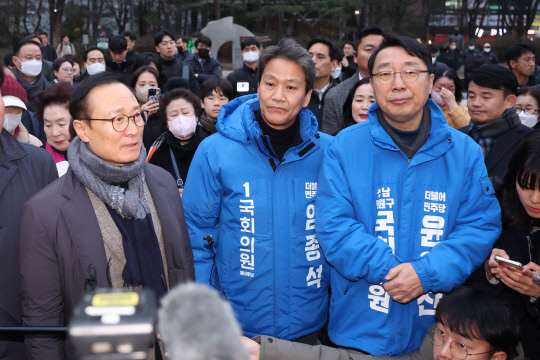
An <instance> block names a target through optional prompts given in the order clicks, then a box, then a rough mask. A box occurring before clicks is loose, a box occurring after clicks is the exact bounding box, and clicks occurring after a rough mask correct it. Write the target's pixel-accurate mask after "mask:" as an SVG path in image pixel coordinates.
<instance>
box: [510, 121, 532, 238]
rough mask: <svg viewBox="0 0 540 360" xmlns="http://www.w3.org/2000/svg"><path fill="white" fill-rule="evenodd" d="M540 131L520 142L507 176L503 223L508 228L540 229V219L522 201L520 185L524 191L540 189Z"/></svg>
mask: <svg viewBox="0 0 540 360" xmlns="http://www.w3.org/2000/svg"><path fill="white" fill-rule="evenodd" d="M539 153H540V132H538V131H533V132H532V133H530V134H529V135H527V136H526V137H525V138H524V139H523V140H522V141H521V143H520V145H519V146H518V148H517V149H516V152H515V153H514V155H512V159H511V160H510V162H509V163H508V169H507V171H506V174H505V176H504V180H503V183H502V187H501V190H500V194H501V196H500V203H501V215H502V223H503V226H505V228H515V229H520V230H523V229H524V228H528V227H533V226H540V220H538V219H534V218H532V217H531V216H529V215H528V214H527V212H526V211H525V208H524V207H523V204H522V203H521V200H520V199H519V196H518V193H517V189H516V182H517V184H518V185H519V186H520V187H521V188H522V189H524V190H529V189H530V190H539V189H540V157H539V156H538V154H539Z"/></svg>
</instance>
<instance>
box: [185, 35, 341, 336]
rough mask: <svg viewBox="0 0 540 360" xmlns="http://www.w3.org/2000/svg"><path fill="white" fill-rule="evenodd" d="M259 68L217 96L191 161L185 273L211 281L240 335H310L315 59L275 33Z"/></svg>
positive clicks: (316, 312) (321, 292)
mask: <svg viewBox="0 0 540 360" xmlns="http://www.w3.org/2000/svg"><path fill="white" fill-rule="evenodd" d="M259 69H260V73H259V87H258V95H255V94H253V95H246V96H242V97H239V98H237V99H235V100H233V101H231V102H230V103H228V104H225V105H223V107H222V108H221V113H220V114H219V117H218V121H217V130H218V133H217V134H214V135H212V136H210V137H208V138H207V139H205V140H204V141H203V142H202V143H201V145H200V146H199V148H198V149H197V152H196V154H195V157H194V158H193V162H192V163H191V167H190V170H189V177H190V179H196V180H195V181H193V180H190V181H189V182H188V183H187V185H186V188H185V191H184V197H183V201H184V210H185V213H186V220H187V223H188V227H189V232H190V239H191V243H192V248H193V255H194V261H195V277H196V279H197V282H199V283H203V284H210V285H211V286H214V287H215V288H217V289H219V290H220V292H221V294H222V296H223V298H226V299H227V300H228V301H229V302H230V304H231V305H232V307H233V309H234V311H235V314H236V316H237V318H238V320H239V322H240V324H241V325H242V328H243V330H244V334H246V335H247V336H255V335H258V334H272V335H273V336H276V337H279V338H281V339H288V340H297V341H301V342H305V343H310V344H315V343H316V342H317V332H318V331H319V330H320V329H321V328H322V327H323V326H324V324H325V322H326V315H327V310H328V284H329V281H330V278H329V271H330V268H329V266H328V265H327V263H326V260H325V259H324V257H323V255H322V252H321V251H320V249H319V244H318V242H317V237H316V235H315V196H316V193H317V178H318V175H319V168H320V165H321V159H322V156H323V152H324V149H325V147H326V145H327V144H328V143H329V142H330V141H331V137H330V136H329V135H325V134H319V133H318V124H317V119H316V118H315V116H313V114H312V113H311V112H310V111H309V110H308V109H306V107H307V105H308V103H309V100H310V98H311V92H312V90H313V84H314V81H315V65H314V63H313V61H312V60H311V58H310V56H309V54H308V52H307V51H306V50H305V49H304V48H302V47H301V46H300V45H299V44H297V43H296V42H294V41H293V40H291V39H283V40H281V41H280V42H279V43H278V45H277V46H271V47H268V48H267V49H265V50H264V51H263V53H262V55H261V58H260V60H259Z"/></svg>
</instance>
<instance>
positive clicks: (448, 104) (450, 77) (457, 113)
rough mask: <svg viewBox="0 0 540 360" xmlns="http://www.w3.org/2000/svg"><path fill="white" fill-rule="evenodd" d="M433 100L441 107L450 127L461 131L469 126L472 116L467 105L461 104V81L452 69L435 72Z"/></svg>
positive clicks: (432, 91)
mask: <svg viewBox="0 0 540 360" xmlns="http://www.w3.org/2000/svg"><path fill="white" fill-rule="evenodd" d="M433 75H435V78H434V80H433V88H432V89H431V94H430V96H431V99H432V100H433V101H435V102H436V103H437V105H439V106H440V107H441V110H442V111H443V113H444V117H445V119H446V121H447V122H448V125H450V127H453V128H454V129H459V128H461V127H463V126H466V125H469V122H470V121H471V116H470V115H469V110H468V109H467V107H466V106H465V105H462V104H461V96H462V95H461V89H462V88H461V81H460V80H459V78H458V76H457V74H456V72H455V71H454V70H452V69H439V70H436V71H434V72H433Z"/></svg>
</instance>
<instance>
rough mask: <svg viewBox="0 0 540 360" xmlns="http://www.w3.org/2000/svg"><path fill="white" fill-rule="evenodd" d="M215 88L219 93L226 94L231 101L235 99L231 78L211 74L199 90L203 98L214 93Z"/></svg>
mask: <svg viewBox="0 0 540 360" xmlns="http://www.w3.org/2000/svg"><path fill="white" fill-rule="evenodd" d="M214 90H215V91H216V92H217V93H218V94H220V95H223V96H225V97H226V98H227V99H229V101H230V100H232V99H234V90H233V86H232V85H231V83H230V82H229V80H227V79H223V78H220V77H217V76H210V77H209V78H208V79H206V80H205V81H204V82H203V83H202V84H201V89H200V90H199V95H200V98H201V100H204V98H205V97H208V96H210V95H212V92H213V91H214Z"/></svg>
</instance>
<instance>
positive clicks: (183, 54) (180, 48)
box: [176, 36, 193, 61]
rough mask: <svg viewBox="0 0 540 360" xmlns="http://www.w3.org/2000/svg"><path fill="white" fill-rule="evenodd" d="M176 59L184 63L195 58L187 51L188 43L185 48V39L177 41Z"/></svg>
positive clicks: (179, 38)
mask: <svg viewBox="0 0 540 360" xmlns="http://www.w3.org/2000/svg"><path fill="white" fill-rule="evenodd" d="M188 41H189V40H188ZM176 57H177V58H179V59H182V61H186V60H188V59H191V58H192V57H193V54H192V53H190V52H189V51H187V43H186V46H184V38H183V37H180V36H179V37H178V39H176Z"/></svg>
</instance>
